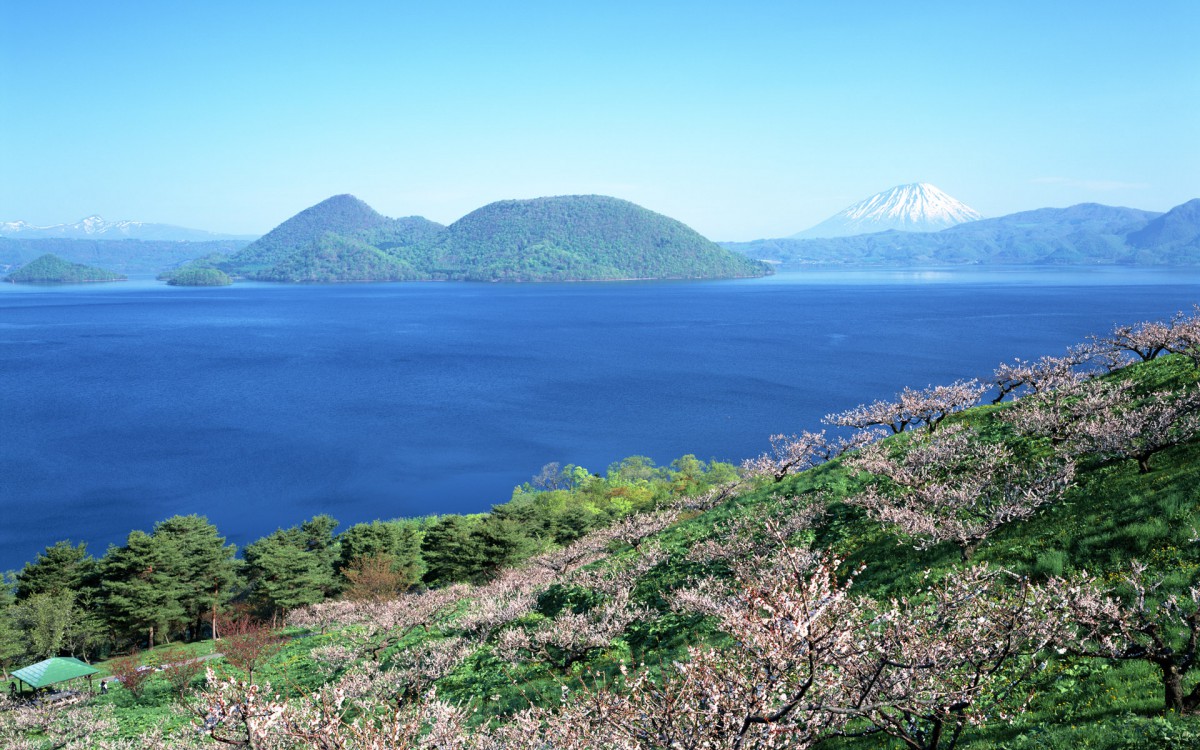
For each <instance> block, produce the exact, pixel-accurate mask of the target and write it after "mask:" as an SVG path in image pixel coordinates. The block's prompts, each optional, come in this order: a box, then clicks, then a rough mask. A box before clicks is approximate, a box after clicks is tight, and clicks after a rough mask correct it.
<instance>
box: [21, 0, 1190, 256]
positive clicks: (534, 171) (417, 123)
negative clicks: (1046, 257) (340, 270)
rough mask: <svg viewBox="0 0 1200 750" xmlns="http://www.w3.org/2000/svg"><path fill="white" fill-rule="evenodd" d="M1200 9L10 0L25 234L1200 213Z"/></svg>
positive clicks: (713, 232) (733, 228)
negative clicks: (543, 208)
mask: <svg viewBox="0 0 1200 750" xmlns="http://www.w3.org/2000/svg"><path fill="white" fill-rule="evenodd" d="M1198 38H1200V3H1197V2H1195V0H1181V1H1179V2H1151V3H1148V4H1138V7H1135V4H1133V3H1128V2H1103V1H1092V2H1087V3H1069V2H1062V3H1059V2H1045V1H1044V0H1042V1H1041V2H1036V3H1026V2H1005V3H962V2H955V3H897V2H886V3H884V2H881V3H872V2H857V3H832V2H831V3H822V4H819V5H817V4H812V3H805V2H800V1H799V0H792V1H791V2H753V0H747V1H745V2H742V3H739V4H734V3H728V2H721V3H707V2H702V1H699V0H693V1H692V2H686V3H665V2H663V3H657V2H648V1H646V2H631V3H625V2H570V3H566V2H561V0H560V1H558V2H546V3H541V2H523V3H519V4H508V3H477V2H454V1H453V0H447V1H444V2H439V3H421V4H417V3H410V2H387V3H382V2H381V3H367V2H354V1H353V0H346V1H344V2H340V3H337V4H333V3H304V2H289V3H281V2H278V3H277V2H245V1H244V0H241V1H239V2H222V1H219V0H211V1H209V2H203V3H170V2H121V3H97V2H57V1H56V0H38V1H37V2H17V1H16V0H3V1H2V2H0V92H3V93H2V101H3V106H2V107H0V220H15V219H24V220H26V221H31V222H34V223H41V224H50V223H59V222H66V221H74V220H77V219H79V218H81V217H83V216H86V215H89V214H93V213H98V214H101V215H103V216H105V217H106V218H109V219H141V220H146V221H156V222H165V223H171V224H179V225H182V226H190V227H198V228H203V229H210V230H213V231H221V232H237V233H260V232H265V231H267V230H269V229H270V228H271V227H272V226H274V225H275V224H278V223H279V222H280V221H282V220H284V219H286V218H287V217H289V216H291V215H292V214H294V213H296V212H297V211H299V210H300V209H303V208H305V207H307V206H309V205H311V204H313V203H316V202H318V201H320V200H322V199H324V198H326V197H328V196H330V195H334V194H336V193H343V192H349V193H353V194H355V195H357V196H359V197H360V198H362V199H363V200H365V201H367V202H368V203H370V204H371V205H372V206H374V207H375V208H376V209H377V210H379V211H380V212H382V213H384V214H387V215H389V216H406V215H414V214H419V215H424V216H427V217H429V218H431V219H434V220H436V221H441V222H450V221H453V220H454V219H457V218H458V217H460V216H462V215H463V214H465V213H467V212H468V211H470V210H472V209H474V208H477V207H479V206H481V205H484V204H486V203H489V202H491V201H494V200H500V199H504V198H528V197H535V196H539V195H559V194H567V193H602V194H608V195H615V196H617V197H621V198H625V199H627V200H631V201H634V202H636V203H639V204H641V205H644V206H646V207H648V208H651V209H653V210H656V211H660V212H662V213H665V214H667V215H670V216H673V217H675V218H678V219H680V220H682V221H684V222H686V223H688V224H690V225H692V226H694V227H695V228H696V229H698V230H699V231H701V232H702V233H703V234H705V235H707V236H709V237H711V238H713V239H719V240H723V239H738V240H745V239H752V238H757V237H773V236H782V235H787V234H792V233H794V232H797V231H799V230H801V229H804V228H806V227H808V226H811V225H813V224H815V223H817V222H818V221H820V220H822V219H824V218H826V217H827V216H829V215H830V214H832V213H834V212H836V211H838V210H840V209H841V208H844V207H845V206H847V205H849V204H851V203H853V202H855V201H857V200H859V199H861V198H864V197H866V196H868V195H870V194H872V193H875V192H878V191H880V190H883V189H885V188H888V187H891V186H893V185H897V184H901V183H906V182H931V183H933V184H935V185H937V186H939V187H940V188H942V189H943V190H945V191H946V192H948V193H950V194H951V195H953V196H955V197H957V198H959V199H960V200H962V201H964V202H966V203H968V204H970V205H971V206H973V207H974V208H976V209H978V210H979V211H981V212H983V213H984V214H985V215H988V216H997V215H1002V214H1005V213H1011V212H1013V211H1019V210H1024V209H1030V208H1037V207H1041V206H1065V205H1070V204H1073V203H1080V202H1086V201H1095V202H1100V203H1107V204H1112V205H1127V206H1134V207H1138V208H1146V209H1154V210H1166V209H1168V208H1170V207H1171V206H1173V205H1176V204H1178V203H1182V202H1183V201H1185V200H1188V199H1191V198H1195V197H1200V139H1198V136H1200V51H1198V49H1200V45H1197V43H1196V40H1197V39H1198Z"/></svg>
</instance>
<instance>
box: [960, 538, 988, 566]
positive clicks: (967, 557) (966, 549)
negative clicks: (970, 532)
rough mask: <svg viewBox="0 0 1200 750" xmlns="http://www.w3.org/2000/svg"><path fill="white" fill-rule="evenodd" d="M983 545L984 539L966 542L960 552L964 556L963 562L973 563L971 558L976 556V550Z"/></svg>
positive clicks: (961, 545)
mask: <svg viewBox="0 0 1200 750" xmlns="http://www.w3.org/2000/svg"><path fill="white" fill-rule="evenodd" d="M981 544H983V540H982V539H972V540H971V541H969V542H964V543H962V544H960V545H959V548H958V551H959V554H961V555H962V561H963V562H971V557H972V556H973V555H974V554H975V550H977V549H979V545H981Z"/></svg>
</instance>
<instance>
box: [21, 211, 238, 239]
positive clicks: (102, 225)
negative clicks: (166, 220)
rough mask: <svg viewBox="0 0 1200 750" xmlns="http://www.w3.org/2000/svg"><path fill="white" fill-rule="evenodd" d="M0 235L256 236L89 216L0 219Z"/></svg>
mask: <svg viewBox="0 0 1200 750" xmlns="http://www.w3.org/2000/svg"><path fill="white" fill-rule="evenodd" d="M0 237H11V238H15V239H25V240H34V239H68V240H156V241H164V242H211V241H215V240H245V241H250V240H253V239H256V237H257V235H236V234H218V233H216V232H207V231H204V230H203V229H188V228H186V227H176V226H172V225H170V224H151V223H148V222H144V221H108V220H107V219H104V218H102V217H100V216H89V217H87V218H86V219H80V220H79V221H77V222H75V223H74V224H54V225H51V226H44V227H39V226H34V225H32V224H28V223H26V222H24V221H8V222H0Z"/></svg>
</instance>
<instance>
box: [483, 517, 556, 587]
mask: <svg viewBox="0 0 1200 750" xmlns="http://www.w3.org/2000/svg"><path fill="white" fill-rule="evenodd" d="M470 542H471V547H472V551H473V554H474V557H475V561H476V567H475V571H474V572H475V575H473V576H472V578H474V579H475V580H482V579H487V578H490V577H491V576H493V575H495V573H496V572H498V571H499V570H500V569H501V568H505V567H508V566H509V565H514V564H515V563H516V562H517V561H519V560H523V559H525V558H526V557H529V556H530V555H532V554H534V553H535V552H536V551H537V549H538V547H539V545H538V543H537V542H536V541H535V540H533V539H531V538H530V537H528V536H527V535H526V534H525V531H524V528H523V527H522V525H521V524H520V523H519V522H518V521H516V520H514V519H511V518H503V517H501V516H498V515H496V514H495V513H492V514H489V515H488V516H487V517H486V518H484V519H483V521H482V522H481V523H479V524H478V525H477V526H476V527H475V529H474V530H473V531H472V532H471V536H470Z"/></svg>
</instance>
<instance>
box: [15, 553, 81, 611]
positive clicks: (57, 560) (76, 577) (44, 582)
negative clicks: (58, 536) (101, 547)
mask: <svg viewBox="0 0 1200 750" xmlns="http://www.w3.org/2000/svg"><path fill="white" fill-rule="evenodd" d="M96 573H97V565H96V560H95V558H93V557H92V556H91V555H89V554H88V553H87V545H86V544H84V543H82V542H81V543H80V544H79V546H77V547H73V546H71V543H70V542H65V541H64V542H57V543H56V544H54V545H52V546H50V547H47V548H46V549H45V550H44V551H42V552H39V553H38V556H37V559H36V560H34V561H33V562H29V563H25V567H24V568H22V569H21V570H20V571H19V572H18V573H17V574H16V584H17V599H18V600H20V599H28V598H29V597H31V596H33V595H34V594H60V593H62V592H64V591H72V592H80V591H82V590H83V589H85V588H92V587H94V586H95V585H96V583H97V582H96Z"/></svg>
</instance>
